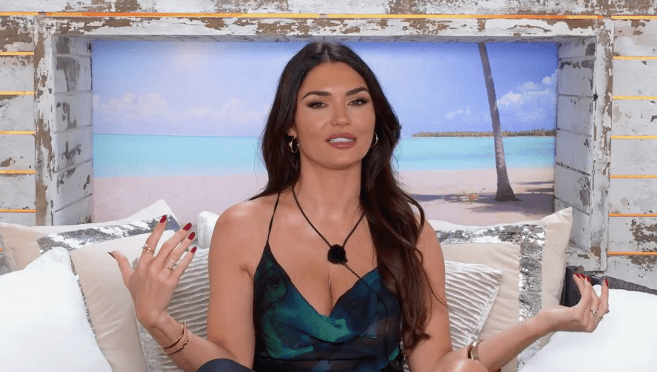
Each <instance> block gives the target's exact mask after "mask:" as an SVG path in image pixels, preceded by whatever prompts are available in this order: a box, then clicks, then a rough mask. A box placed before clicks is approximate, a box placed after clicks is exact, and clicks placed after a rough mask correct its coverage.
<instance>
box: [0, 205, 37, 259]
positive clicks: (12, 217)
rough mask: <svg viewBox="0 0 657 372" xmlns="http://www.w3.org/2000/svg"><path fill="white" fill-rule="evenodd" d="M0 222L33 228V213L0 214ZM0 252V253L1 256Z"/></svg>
mask: <svg viewBox="0 0 657 372" xmlns="http://www.w3.org/2000/svg"><path fill="white" fill-rule="evenodd" d="M0 222H5V223H15V224H17V225H23V226H34V225H35V218H34V213H0ZM1 243H2V240H0V244H1ZM1 253H2V252H0V254H1Z"/></svg>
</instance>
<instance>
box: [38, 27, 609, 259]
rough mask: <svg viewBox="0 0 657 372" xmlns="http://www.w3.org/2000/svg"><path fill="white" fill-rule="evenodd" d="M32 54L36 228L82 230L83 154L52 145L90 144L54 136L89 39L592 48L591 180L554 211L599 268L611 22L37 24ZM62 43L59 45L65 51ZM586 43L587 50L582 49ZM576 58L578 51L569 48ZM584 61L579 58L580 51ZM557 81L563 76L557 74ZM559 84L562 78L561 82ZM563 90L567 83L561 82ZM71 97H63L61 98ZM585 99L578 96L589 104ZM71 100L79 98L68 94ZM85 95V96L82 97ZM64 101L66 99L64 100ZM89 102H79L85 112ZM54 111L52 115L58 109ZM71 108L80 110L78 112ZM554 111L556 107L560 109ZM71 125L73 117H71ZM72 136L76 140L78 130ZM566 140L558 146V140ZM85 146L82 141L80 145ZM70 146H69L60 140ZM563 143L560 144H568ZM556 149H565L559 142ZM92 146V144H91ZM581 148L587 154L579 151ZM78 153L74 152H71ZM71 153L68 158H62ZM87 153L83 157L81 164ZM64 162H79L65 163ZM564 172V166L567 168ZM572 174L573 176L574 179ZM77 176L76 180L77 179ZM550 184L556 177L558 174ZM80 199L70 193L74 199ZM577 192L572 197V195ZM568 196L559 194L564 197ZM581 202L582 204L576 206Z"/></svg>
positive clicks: (578, 251) (574, 255) (87, 171)
mask: <svg viewBox="0 0 657 372" xmlns="http://www.w3.org/2000/svg"><path fill="white" fill-rule="evenodd" d="M37 23H38V31H37V43H36V52H35V58H34V60H35V61H34V62H35V86H36V94H35V118H36V135H35V136H36V143H37V146H36V159H37V162H36V163H37V165H36V171H37V177H36V179H37V182H36V185H37V186H36V208H37V216H36V222H37V224H39V225H42V224H45V225H49V224H68V223H79V222H86V221H89V220H90V218H91V210H92V208H93V206H92V199H93V198H92V197H91V195H92V190H91V188H90V185H89V183H90V180H91V179H92V178H93V167H92V161H91V159H90V158H89V159H87V157H88V156H89V154H90V151H88V150H87V151H86V152H85V150H84V149H83V148H82V147H80V148H79V150H80V151H79V153H78V154H71V153H70V151H71V148H73V149H77V148H78V147H77V145H75V146H71V148H68V147H67V148H65V149H62V146H61V143H62V141H59V142H58V143H59V145H58V146H59V147H58V146H53V141H52V138H53V135H60V136H61V135H64V136H69V137H75V138H71V139H70V142H74V143H76V144H81V143H86V144H89V143H90V141H91V139H90V138H87V139H85V138H84V135H85V133H86V134H87V135H88V136H91V134H90V133H91V131H90V130H88V131H87V132H85V133H77V134H72V133H73V132H67V130H68V129H64V130H63V131H62V133H56V131H57V129H56V128H60V129H61V120H59V119H58V116H63V117H65V115H62V110H61V109H60V106H61V102H60V101H61V100H59V101H58V97H57V95H58V94H60V95H61V89H59V90H58V88H57V87H58V86H60V87H61V84H62V82H61V77H58V69H57V68H56V67H57V66H56V65H57V60H58V59H61V58H68V57H62V55H63V54H62V53H61V51H62V49H59V47H58V44H60V46H62V45H64V44H69V50H70V49H71V48H72V49H74V50H78V51H79V50H83V49H84V47H83V45H84V44H85V43H86V44H88V42H89V41H91V40H97V39H114V40H119V39H120V40H176V41H181V40H193V41H222V42H223V41H267V42H285V41H309V40H316V39H325V40H334V41H364V42H377V41H385V42H397V41H403V42H555V43H560V45H575V44H577V43H581V44H582V45H583V46H584V47H585V46H586V45H589V44H590V43H591V40H594V45H595V51H594V57H593V59H592V63H593V68H592V77H591V83H590V84H591V86H590V92H591V94H590V95H591V96H592V97H596V99H595V100H594V107H593V108H592V109H591V111H590V116H589V117H588V121H589V122H590V123H591V125H590V127H589V128H586V129H584V130H585V131H589V130H590V132H591V133H587V134H585V136H588V138H590V141H589V142H588V144H587V145H586V146H588V147H589V150H590V151H589V154H590V156H591V159H590V160H591V163H590V164H587V166H590V172H589V173H586V172H584V173H586V174H583V176H585V177H584V178H583V179H586V180H587V181H586V182H588V184H587V187H581V188H580V189H579V193H580V194H581V193H584V194H585V195H584V197H583V199H585V200H587V201H588V202H587V203H588V205H585V204H587V203H584V202H582V203H581V204H580V205H579V207H578V202H577V201H576V200H574V199H573V200H567V199H568V198H566V197H563V198H561V199H563V200H557V202H556V207H557V208H562V207H567V206H575V208H576V210H575V226H574V233H573V241H572V242H571V249H570V251H569V263H571V264H576V265H582V266H583V267H584V268H585V269H586V270H595V271H603V270H605V269H606V266H607V263H606V252H607V245H608V234H607V231H608V225H609V223H608V208H609V207H608V205H609V194H608V190H609V167H610V146H609V143H610V139H609V133H610V128H611V93H610V92H611V60H612V44H613V21H611V20H608V19H574V20H573V19H532V18H527V19H522V18H520V19H495V18H492V19H491V18H488V19H477V18H467V19H458V18H455V19H430V18H409V19H404V18H392V19H377V18H369V19H367V18H362V19H359V18H330V19H329V18H299V19H295V18H290V17H285V18H276V17H275V16H274V15H272V17H269V18H240V17H234V18H232V17H231V18H205V17H199V18H194V17H187V18H185V17H124V18H111V17H104V18H101V17H71V18H66V17H64V18H60V17H57V18H48V17H38V18H37ZM62 40H66V42H63V41H62ZM587 40H588V44H587ZM573 50H577V47H574V48H573ZM583 53H584V54H583V55H585V54H586V50H584V52H583ZM561 74H562V72H561V71H560V75H561ZM560 80H562V79H560ZM560 84H566V85H563V86H562V87H565V86H567V85H568V84H569V83H568V82H567V81H565V80H563V81H562V82H561V83H560ZM68 93H70V92H69V91H68V90H67V94H68ZM587 94H589V93H583V95H584V96H585V95H587ZM70 95H76V93H71V94H70ZM82 95H83V94H82ZM67 97H68V96H67ZM69 101H70V102H68V104H69V109H68V111H69V113H70V112H78V113H80V112H88V109H87V108H85V107H81V106H84V105H85V104H87V105H90V104H91V102H90V100H89V99H87V100H86V101H85V100H84V99H82V100H76V99H73V100H69ZM85 102H86V103H85ZM58 105H59V106H58ZM75 105H77V106H75ZM557 109H558V110H559V103H558V108H557ZM69 121H70V118H69ZM78 132H80V131H79V130H78ZM564 138H565V137H564ZM85 141H86V142H85ZM65 142H66V143H67V144H68V142H69V141H65ZM566 142H567V140H566ZM559 143H562V141H561V140H560V141H559ZM89 146H90V145H89ZM586 146H585V147H586ZM75 152H77V150H76V151H75ZM66 154H68V155H66ZM83 154H87V155H83ZM71 157H78V158H77V159H73V160H71ZM564 164H565V165H566V166H568V165H567V164H566V163H564ZM576 168H577V167H575V168H573V169H575V170H576V171H581V170H578V169H576ZM76 174H77V175H76ZM555 178H556V175H555ZM62 185H65V187H69V186H70V187H69V190H73V191H67V192H69V193H70V192H72V193H73V195H63V192H61V191H58V189H59V188H60V187H63V186H62ZM566 187H567V185H559V184H557V180H556V179H555V196H557V195H564V193H563V192H562V190H565V188H566ZM76 189H77V190H78V191H77V192H76V191H74V190H76ZM575 192H577V190H575ZM567 193H568V192H566V194H567ZM580 201H581V200H580Z"/></svg>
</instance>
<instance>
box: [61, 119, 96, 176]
mask: <svg viewBox="0 0 657 372" xmlns="http://www.w3.org/2000/svg"><path fill="white" fill-rule="evenodd" d="M92 144H93V128H92V127H91V126H86V127H82V128H77V129H75V130H72V131H66V132H59V133H57V134H55V135H54V136H53V140H52V146H53V154H54V155H55V168H54V170H55V172H59V171H60V170H62V169H64V168H68V167H71V166H73V165H75V164H78V163H82V162H85V161H88V160H91V158H92V157H93V148H92Z"/></svg>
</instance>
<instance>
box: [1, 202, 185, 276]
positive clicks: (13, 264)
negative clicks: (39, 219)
mask: <svg viewBox="0 0 657 372" xmlns="http://www.w3.org/2000/svg"><path fill="white" fill-rule="evenodd" d="M163 214H168V215H173V213H172V212H171V208H169V206H168V205H167V204H166V203H165V202H164V200H159V201H157V202H155V203H153V204H152V205H150V206H148V207H146V208H144V209H142V210H140V211H138V212H137V213H135V214H133V215H132V216H129V217H127V218H125V219H123V220H118V221H108V222H99V223H87V224H81V225H65V226H31V227H27V226H22V225H17V224H10V223H4V222H0V247H2V249H3V254H4V259H5V264H6V266H7V268H8V269H9V271H15V270H22V269H24V268H25V266H27V264H29V263H30V262H32V261H34V260H35V259H36V258H37V257H39V255H40V254H41V253H42V252H41V250H40V247H39V244H38V243H37V240H38V239H39V238H42V237H44V236H46V235H48V234H52V233H58V232H67V231H76V230H81V229H84V228H90V227H97V226H105V225H115V224H117V223H119V222H129V221H134V220H146V219H151V218H155V217H157V216H162V215H163Z"/></svg>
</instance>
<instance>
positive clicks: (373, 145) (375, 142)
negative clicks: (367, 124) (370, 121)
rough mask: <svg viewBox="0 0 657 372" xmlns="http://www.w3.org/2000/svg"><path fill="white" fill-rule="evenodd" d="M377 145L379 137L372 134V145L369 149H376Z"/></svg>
mask: <svg viewBox="0 0 657 372" xmlns="http://www.w3.org/2000/svg"><path fill="white" fill-rule="evenodd" d="M377 143H379V136H378V135H377V134H376V132H374V143H373V144H372V146H370V148H371V149H373V148H375V147H376V144H377Z"/></svg>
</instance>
